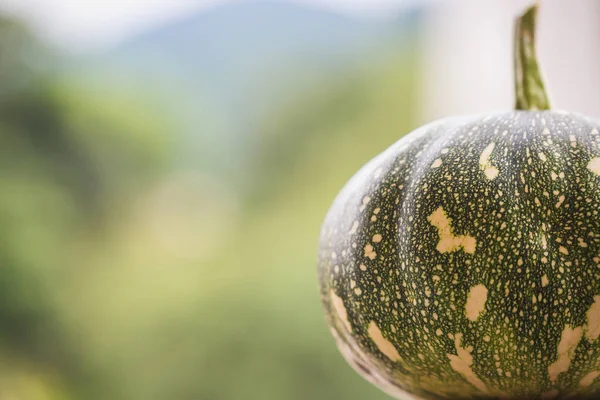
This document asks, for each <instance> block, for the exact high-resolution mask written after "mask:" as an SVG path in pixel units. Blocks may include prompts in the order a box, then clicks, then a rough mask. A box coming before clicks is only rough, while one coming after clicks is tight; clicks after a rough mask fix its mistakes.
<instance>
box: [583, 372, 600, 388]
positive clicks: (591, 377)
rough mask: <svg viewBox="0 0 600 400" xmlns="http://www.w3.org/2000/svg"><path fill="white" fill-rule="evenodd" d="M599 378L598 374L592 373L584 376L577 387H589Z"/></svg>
mask: <svg viewBox="0 0 600 400" xmlns="http://www.w3.org/2000/svg"><path fill="white" fill-rule="evenodd" d="M599 376H600V372H598V371H592V372H590V373H589V374H587V375H586V376H584V377H583V378H582V379H581V380H580V381H579V386H582V387H587V386H590V385H591V384H592V383H593V382H594V379H596V378H597V377H599Z"/></svg>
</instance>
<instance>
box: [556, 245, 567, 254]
mask: <svg viewBox="0 0 600 400" xmlns="http://www.w3.org/2000/svg"><path fill="white" fill-rule="evenodd" d="M558 251H560V252H561V253H563V254H569V250H567V248H566V247H565V246H558Z"/></svg>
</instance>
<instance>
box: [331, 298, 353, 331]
mask: <svg viewBox="0 0 600 400" xmlns="http://www.w3.org/2000/svg"><path fill="white" fill-rule="evenodd" d="M330 296H331V303H332V304H333V308H334V309H335V312H336V313H337V315H338V317H339V319H340V320H341V321H342V323H343V324H344V326H345V327H346V329H347V330H348V332H352V326H351V325H350V321H348V312H347V311H346V306H344V300H342V298H341V297H339V296H338V295H336V294H335V292H334V291H333V289H331V292H330Z"/></svg>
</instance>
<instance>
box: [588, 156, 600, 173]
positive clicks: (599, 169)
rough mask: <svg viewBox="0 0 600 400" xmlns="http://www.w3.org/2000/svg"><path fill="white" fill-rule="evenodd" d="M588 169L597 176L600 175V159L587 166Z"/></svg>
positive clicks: (597, 158)
mask: <svg viewBox="0 0 600 400" xmlns="http://www.w3.org/2000/svg"><path fill="white" fill-rule="evenodd" d="M587 169H589V170H590V171H591V172H593V173H594V174H596V175H600V157H594V158H592V159H591V160H590V162H589V163H588V165H587Z"/></svg>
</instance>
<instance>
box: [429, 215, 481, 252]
mask: <svg viewBox="0 0 600 400" xmlns="http://www.w3.org/2000/svg"><path fill="white" fill-rule="evenodd" d="M427 220H428V221H429V222H430V223H431V224H432V225H433V226H435V227H436V228H437V230H438V235H439V237H440V241H439V243H438V245H437V247H436V249H437V251H439V252H440V253H448V252H454V251H457V250H460V249H463V250H464V251H465V252H466V253H469V254H473V253H475V247H476V245H477V241H476V240H475V238H473V237H471V236H467V235H458V236H455V235H454V232H453V229H452V226H451V223H452V219H451V218H448V216H447V215H446V212H445V211H444V209H443V208H442V207H439V208H438V209H437V210H435V211H434V212H433V213H432V214H431V215H430V216H429V217H427Z"/></svg>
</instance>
